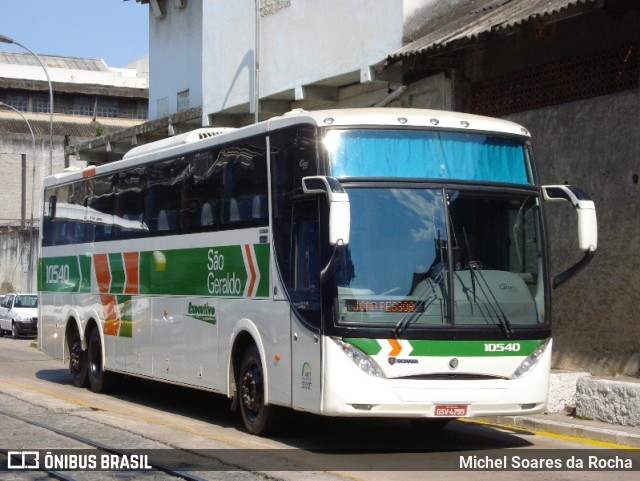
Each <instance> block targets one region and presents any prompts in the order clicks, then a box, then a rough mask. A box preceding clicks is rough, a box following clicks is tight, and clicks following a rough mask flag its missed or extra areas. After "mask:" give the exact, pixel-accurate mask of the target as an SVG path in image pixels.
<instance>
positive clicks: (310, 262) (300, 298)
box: [290, 197, 322, 412]
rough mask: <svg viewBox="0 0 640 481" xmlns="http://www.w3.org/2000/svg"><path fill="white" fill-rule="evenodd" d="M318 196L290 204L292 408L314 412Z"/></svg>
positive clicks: (318, 393)
mask: <svg viewBox="0 0 640 481" xmlns="http://www.w3.org/2000/svg"><path fill="white" fill-rule="evenodd" d="M318 202H319V199H318V197H314V198H312V199H305V200H301V201H297V202H295V203H294V205H293V212H292V214H293V219H292V220H293V222H292V243H291V246H292V253H291V255H292V266H291V267H292V276H291V289H290V297H291V354H292V364H291V369H292V373H291V384H292V386H291V390H292V403H293V406H294V408H296V409H299V410H303V411H313V412H318V411H319V409H320V400H321V387H322V386H321V382H320V379H321V373H322V369H321V368H322V366H321V362H322V356H321V346H322V343H321V342H320V312H321V309H320V269H321V266H320V247H319V246H320V232H319V221H318V219H319V203H318Z"/></svg>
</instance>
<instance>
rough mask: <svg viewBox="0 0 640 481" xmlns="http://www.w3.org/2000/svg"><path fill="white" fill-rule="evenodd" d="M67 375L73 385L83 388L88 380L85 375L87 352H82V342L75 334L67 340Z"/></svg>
mask: <svg viewBox="0 0 640 481" xmlns="http://www.w3.org/2000/svg"><path fill="white" fill-rule="evenodd" d="M69 373H70V374H71V377H72V378H73V385H74V386H76V387H85V386H86V385H87V382H88V380H89V378H88V375H87V351H83V350H82V342H81V341H80V336H79V335H78V333H77V332H74V334H73V337H71V338H69Z"/></svg>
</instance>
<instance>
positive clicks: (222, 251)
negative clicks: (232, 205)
mask: <svg viewBox="0 0 640 481" xmlns="http://www.w3.org/2000/svg"><path fill="white" fill-rule="evenodd" d="M270 252H271V251H270V247H269V244H254V245H251V246H247V247H245V246H244V245H234V246H222V247H204V248H195V249H171V250H155V251H145V252H140V261H139V273H138V282H139V288H138V293H139V294H142V295H189V296H213V297H244V296H245V295H246V296H248V297H258V298H259V297H262V298H264V297H268V296H269V284H270V282H269V281H270V279H269V271H270V270H269V256H270ZM108 259H109V270H110V275H111V285H110V286H109V292H108V293H109V294H122V293H123V291H124V287H125V283H126V282H127V280H126V279H127V278H126V272H125V266H124V262H123V258H122V254H121V253H111V254H108ZM90 273H91V257H90V256H85V255H82V256H65V257H48V258H41V259H40V271H39V274H38V288H39V290H40V291H45V292H91V275H90ZM129 282H131V281H129ZM104 294H107V293H104Z"/></svg>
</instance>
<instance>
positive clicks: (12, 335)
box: [11, 322, 20, 339]
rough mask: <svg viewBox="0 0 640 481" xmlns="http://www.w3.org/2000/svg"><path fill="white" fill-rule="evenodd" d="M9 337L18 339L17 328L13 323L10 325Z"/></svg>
mask: <svg viewBox="0 0 640 481" xmlns="http://www.w3.org/2000/svg"><path fill="white" fill-rule="evenodd" d="M11 337H12V338H13V339H18V338H19V337H20V331H19V330H18V326H17V325H16V323H15V322H14V323H13V324H11Z"/></svg>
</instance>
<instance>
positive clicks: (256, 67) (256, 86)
mask: <svg viewBox="0 0 640 481" xmlns="http://www.w3.org/2000/svg"><path fill="white" fill-rule="evenodd" d="M255 8H256V12H255V13H256V16H255V34H256V38H255V46H254V48H255V51H254V52H253V76H254V79H253V109H254V112H255V115H254V122H255V123H256V124H257V123H258V122H259V120H260V115H259V114H260V0H255Z"/></svg>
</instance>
